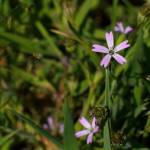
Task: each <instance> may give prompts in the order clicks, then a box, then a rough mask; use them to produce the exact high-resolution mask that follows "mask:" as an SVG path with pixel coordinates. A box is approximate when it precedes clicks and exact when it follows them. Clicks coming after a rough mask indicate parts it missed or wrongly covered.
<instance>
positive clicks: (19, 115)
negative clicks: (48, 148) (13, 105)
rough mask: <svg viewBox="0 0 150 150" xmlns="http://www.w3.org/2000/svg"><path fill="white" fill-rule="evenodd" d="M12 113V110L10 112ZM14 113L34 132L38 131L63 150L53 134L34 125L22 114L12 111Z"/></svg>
mask: <svg viewBox="0 0 150 150" xmlns="http://www.w3.org/2000/svg"><path fill="white" fill-rule="evenodd" d="M10 111H11V110H10ZM11 112H13V113H14V114H15V115H16V116H17V117H18V118H19V119H21V120H23V121H24V122H26V123H27V124H29V125H30V126H31V127H32V128H33V129H34V130H36V131H37V132H38V133H39V134H41V135H43V136H45V137H46V138H48V139H49V140H50V141H52V142H53V143H54V144H55V145H56V146H58V147H59V148H60V149H63V145H62V144H61V143H60V142H59V141H58V140H57V139H56V138H55V137H53V136H52V135H51V134H49V132H47V131H45V130H44V129H42V128H41V127H39V126H38V125H37V124H36V123H34V122H33V121H32V120H30V119H28V118H26V117H25V116H23V115H22V114H19V113H17V112H15V111H11Z"/></svg>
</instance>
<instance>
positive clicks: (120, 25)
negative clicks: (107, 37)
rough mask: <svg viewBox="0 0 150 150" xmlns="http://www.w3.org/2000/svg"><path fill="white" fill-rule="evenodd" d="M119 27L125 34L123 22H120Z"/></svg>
mask: <svg viewBox="0 0 150 150" xmlns="http://www.w3.org/2000/svg"><path fill="white" fill-rule="evenodd" d="M117 25H118V27H119V29H120V31H121V32H123V33H124V27H123V23H122V22H118V23H117Z"/></svg>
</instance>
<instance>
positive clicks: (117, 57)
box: [112, 53, 126, 64]
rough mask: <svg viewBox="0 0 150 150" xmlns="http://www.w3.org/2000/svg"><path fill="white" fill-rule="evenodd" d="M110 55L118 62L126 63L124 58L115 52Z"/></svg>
mask: <svg viewBox="0 0 150 150" xmlns="http://www.w3.org/2000/svg"><path fill="white" fill-rule="evenodd" d="M112 57H113V58H114V59H115V60H116V61H117V62H118V63H120V64H124V63H126V59H125V58H124V57H123V56H121V55H119V54H117V53H115V54H114V55H113V56H112Z"/></svg>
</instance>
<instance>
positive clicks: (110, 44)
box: [105, 32, 114, 49]
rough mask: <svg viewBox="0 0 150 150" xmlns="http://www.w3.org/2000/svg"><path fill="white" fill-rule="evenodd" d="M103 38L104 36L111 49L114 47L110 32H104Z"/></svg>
mask: <svg viewBox="0 0 150 150" xmlns="http://www.w3.org/2000/svg"><path fill="white" fill-rule="evenodd" d="M105 38H106V41H107V45H108V48H109V49H112V48H113V47H114V37H113V33H112V32H109V33H106V34H105Z"/></svg>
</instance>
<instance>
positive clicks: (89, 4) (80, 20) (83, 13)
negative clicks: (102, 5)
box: [75, 0, 99, 28]
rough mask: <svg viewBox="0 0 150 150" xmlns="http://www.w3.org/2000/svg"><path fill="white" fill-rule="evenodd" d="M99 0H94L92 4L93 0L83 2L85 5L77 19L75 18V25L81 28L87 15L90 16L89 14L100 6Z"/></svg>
mask: <svg viewBox="0 0 150 150" xmlns="http://www.w3.org/2000/svg"><path fill="white" fill-rule="evenodd" d="M98 3H99V0H93V1H92V2H91V0H86V1H84V2H83V4H82V5H81V7H80V8H79V10H78V12H77V14H76V17H75V23H76V27H77V28H80V26H81V24H82V23H83V21H84V19H85V17H86V15H87V14H88V12H89V11H90V10H91V9H93V8H95V7H96V6H98Z"/></svg>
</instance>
